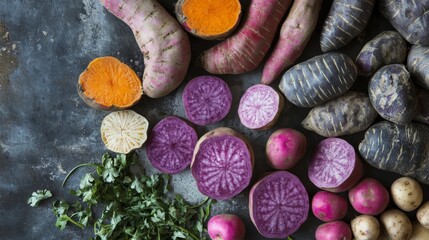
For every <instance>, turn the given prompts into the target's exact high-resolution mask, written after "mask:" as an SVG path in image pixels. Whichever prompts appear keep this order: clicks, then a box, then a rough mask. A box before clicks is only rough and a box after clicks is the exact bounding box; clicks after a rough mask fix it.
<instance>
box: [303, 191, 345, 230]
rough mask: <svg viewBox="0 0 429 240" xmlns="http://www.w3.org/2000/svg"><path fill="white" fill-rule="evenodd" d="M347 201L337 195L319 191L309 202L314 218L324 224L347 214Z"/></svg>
mask: <svg viewBox="0 0 429 240" xmlns="http://www.w3.org/2000/svg"><path fill="white" fill-rule="evenodd" d="M347 208H348V206H347V201H346V199H344V198H343V197H341V196H340V195H338V194H335V193H331V192H326V191H319V192H317V193H316V194H315V195H314V197H313V200H312V201H311V209H312V211H313V214H314V216H316V217H317V218H318V219H320V220H321V221H324V222H331V221H334V220H339V219H341V218H343V217H345V216H346V214H347Z"/></svg>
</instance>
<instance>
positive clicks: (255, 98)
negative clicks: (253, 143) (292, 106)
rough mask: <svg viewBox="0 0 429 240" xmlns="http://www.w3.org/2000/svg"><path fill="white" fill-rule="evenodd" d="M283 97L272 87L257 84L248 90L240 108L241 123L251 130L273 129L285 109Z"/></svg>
mask: <svg viewBox="0 0 429 240" xmlns="http://www.w3.org/2000/svg"><path fill="white" fill-rule="evenodd" d="M283 105H284V101H283V97H282V96H281V95H280V94H279V93H278V92H277V91H276V90H274V89H273V88H272V87H270V86H267V85H264V84H256V85H254V86H251V87H250V88H248V89H247V90H246V92H245V93H244V94H243V96H242V97H241V100H240V104H239V106H238V116H239V118H240V121H241V123H242V124H243V125H244V126H245V127H247V128H250V129H266V128H269V127H271V126H272V125H273V124H274V123H275V122H276V121H277V118H278V117H279V115H280V112H281V110H282V108H283Z"/></svg>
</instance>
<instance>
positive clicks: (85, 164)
mask: <svg viewBox="0 0 429 240" xmlns="http://www.w3.org/2000/svg"><path fill="white" fill-rule="evenodd" d="M86 166H91V167H97V166H98V165H97V164H95V163H82V164H79V165H77V166H76V167H74V168H73V169H72V170H70V172H69V173H68V174H67V175H66V177H65V178H64V180H63V183H62V184H61V187H64V185H65V184H66V182H67V179H69V177H70V175H71V174H72V173H73V172H74V171H76V170H77V169H78V168H81V167H86Z"/></svg>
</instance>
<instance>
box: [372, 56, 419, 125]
mask: <svg viewBox="0 0 429 240" xmlns="http://www.w3.org/2000/svg"><path fill="white" fill-rule="evenodd" d="M368 93H369V99H370V100H371V103H372V105H373V106H374V108H375V110H376V111H377V112H378V113H379V114H380V116H381V117H383V118H384V119H386V120H389V121H391V122H394V123H396V124H407V123H409V122H410V121H411V120H412V119H413V118H414V116H415V115H416V113H417V96H416V90H415V88H414V84H413V83H412V81H411V79H410V74H409V73H408V71H407V69H406V68H405V66H404V65H402V64H391V65H387V66H384V67H382V68H380V69H379V70H378V71H377V72H376V73H375V74H374V76H373V77H372V78H371V80H370V82H369V87H368Z"/></svg>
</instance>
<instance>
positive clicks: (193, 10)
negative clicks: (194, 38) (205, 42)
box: [182, 0, 241, 36]
mask: <svg viewBox="0 0 429 240" xmlns="http://www.w3.org/2000/svg"><path fill="white" fill-rule="evenodd" d="M182 12H183V15H185V17H186V19H187V20H186V24H187V25H188V27H189V28H190V29H191V30H194V31H196V32H197V33H198V34H200V35H204V36H212V35H218V34H222V33H226V32H228V31H229V30H231V29H232V28H233V27H234V26H235V25H236V24H237V22H238V20H239V16H240V12H241V5H240V2H239V1H238V0H185V1H184V3H183V5H182Z"/></svg>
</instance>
